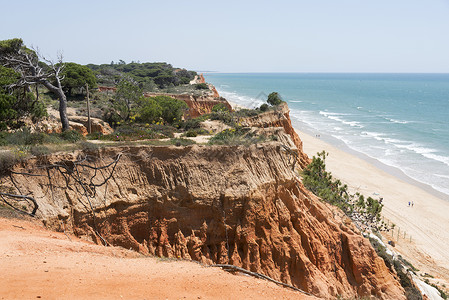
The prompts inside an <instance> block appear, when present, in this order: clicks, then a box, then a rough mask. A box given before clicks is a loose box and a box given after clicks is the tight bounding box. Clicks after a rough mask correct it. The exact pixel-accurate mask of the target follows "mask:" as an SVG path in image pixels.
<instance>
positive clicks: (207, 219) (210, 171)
mask: <svg viewBox="0 0 449 300" xmlns="http://www.w3.org/2000/svg"><path fill="white" fill-rule="evenodd" d="M284 116H285V114H284ZM259 119H260V120H263V116H259ZM253 121H254V120H253ZM261 122H262V121H261ZM281 122H282V121H281ZM268 123H269V122H268ZM268 123H267V124H268ZM119 154H120V155H119ZM114 158H116V161H117V164H114ZM117 159H118V160H117ZM92 166H96V167H97V169H94V168H92ZM101 166H104V167H101ZM99 167H101V168H99ZM14 170H15V171H18V172H26V173H33V174H35V175H40V176H26V175H17V174H15V175H14V182H15V185H16V186H17V187H18V188H19V189H20V190H21V192H22V193H23V194H27V195H33V197H35V199H36V201H37V202H38V204H39V209H38V212H37V214H38V216H39V217H40V218H42V219H43V220H45V223H46V224H47V226H49V227H52V228H56V229H61V230H62V229H65V230H67V231H70V232H74V233H75V234H76V235H78V236H85V237H87V238H90V239H92V240H94V241H97V242H98V243H105V242H106V243H109V244H113V245H119V246H123V247H125V248H127V249H129V248H132V249H134V250H137V251H140V252H142V253H145V254H152V255H157V256H166V257H175V258H184V259H193V260H197V261H200V262H202V263H205V264H211V263H229V264H234V265H236V266H241V267H243V268H245V269H248V270H251V271H255V272H260V273H263V274H266V275H268V276H270V277H272V278H274V279H277V280H280V281H282V282H285V283H290V284H292V285H294V286H297V287H299V288H301V289H303V290H305V291H308V292H310V293H312V294H314V295H316V296H319V297H323V298H328V299H333V298H335V297H336V296H337V295H341V296H343V297H355V296H375V297H378V298H380V299H404V291H403V289H402V288H401V287H400V285H399V283H398V281H397V280H396V279H395V277H394V275H393V274H392V273H391V272H390V271H389V269H388V268H387V267H386V266H385V264H384V262H383V260H382V259H381V258H379V257H378V256H377V255H376V254H375V251H374V250H373V248H372V247H371V245H370V243H369V242H368V241H367V240H366V239H364V238H363V237H362V236H361V235H360V234H359V233H358V232H357V230H356V229H355V228H354V226H353V225H352V224H351V223H345V222H342V221H341V217H340V216H341V214H340V213H339V211H338V210H337V209H335V208H332V207H330V206H328V205H326V204H324V203H322V202H321V201H320V200H319V199H318V198H317V197H315V196H314V195H313V194H311V193H310V192H308V191H307V190H306V189H305V188H304V186H303V185H302V183H301V181H300V179H299V178H298V175H297V173H295V171H294V170H292V162H291V157H290V155H289V153H288V152H286V151H284V150H283V147H282V146H281V143H280V142H267V143H263V144H258V145H251V146H249V147H246V146H197V145H194V146H187V147H175V146H158V147H150V146H134V147H120V148H119V147H117V148H103V149H98V150H94V151H88V152H82V151H80V152H74V153H66V154H55V155H51V156H44V157H40V158H35V159H30V160H28V161H27V162H26V163H24V164H22V165H17V166H15V169H14ZM110 174H111V175H110ZM7 179H8V178H7V177H5V178H3V182H4V186H7V185H8V184H7ZM89 202H90V203H89ZM92 212H93V213H92ZM100 236H101V237H100Z"/></svg>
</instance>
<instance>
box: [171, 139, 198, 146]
mask: <svg viewBox="0 0 449 300" xmlns="http://www.w3.org/2000/svg"><path fill="white" fill-rule="evenodd" d="M170 143H172V144H173V145H175V146H178V147H180V146H189V145H193V144H196V142H195V141H192V140H189V139H183V138H176V139H171V140H170Z"/></svg>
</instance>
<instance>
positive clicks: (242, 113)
mask: <svg viewBox="0 0 449 300" xmlns="http://www.w3.org/2000/svg"><path fill="white" fill-rule="evenodd" d="M258 114H260V111H259V110H256V109H247V108H244V109H239V110H237V111H235V112H234V115H235V116H237V117H241V118H246V117H254V116H257V115H258Z"/></svg>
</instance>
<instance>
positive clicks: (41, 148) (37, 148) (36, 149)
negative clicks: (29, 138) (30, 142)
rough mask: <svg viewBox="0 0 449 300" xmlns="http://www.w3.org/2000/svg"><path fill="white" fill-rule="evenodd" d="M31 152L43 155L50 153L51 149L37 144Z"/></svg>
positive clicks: (35, 154)
mask: <svg viewBox="0 0 449 300" xmlns="http://www.w3.org/2000/svg"><path fill="white" fill-rule="evenodd" d="M30 153H31V154H33V155H34V156H41V155H47V154H50V149H48V148H47V147H45V146H43V145H35V146H32V147H31V148H30Z"/></svg>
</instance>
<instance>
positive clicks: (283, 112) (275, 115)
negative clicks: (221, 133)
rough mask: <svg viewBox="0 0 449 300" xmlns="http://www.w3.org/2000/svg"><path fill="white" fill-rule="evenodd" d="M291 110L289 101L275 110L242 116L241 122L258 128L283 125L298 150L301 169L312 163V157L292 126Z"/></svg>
mask: <svg viewBox="0 0 449 300" xmlns="http://www.w3.org/2000/svg"><path fill="white" fill-rule="evenodd" d="M289 113H290V110H289V108H288V105H287V103H282V104H280V105H279V106H277V107H276V108H274V109H273V110H269V111H266V112H263V113H260V114H258V115H256V116H253V117H247V118H242V119H240V120H239V123H240V124H241V125H242V126H249V127H258V128H270V127H282V128H284V130H285V132H286V133H287V134H288V135H290V137H291V139H292V140H293V143H294V144H295V146H296V148H297V151H298V159H299V164H300V167H301V169H303V168H304V167H305V166H307V165H308V164H309V163H310V159H309V158H308V157H307V155H306V154H305V153H304V152H303V151H302V141H301V139H300V138H299V136H298V134H297V133H296V131H295V129H294V128H293V126H292V122H291V119H290V115H289Z"/></svg>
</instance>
